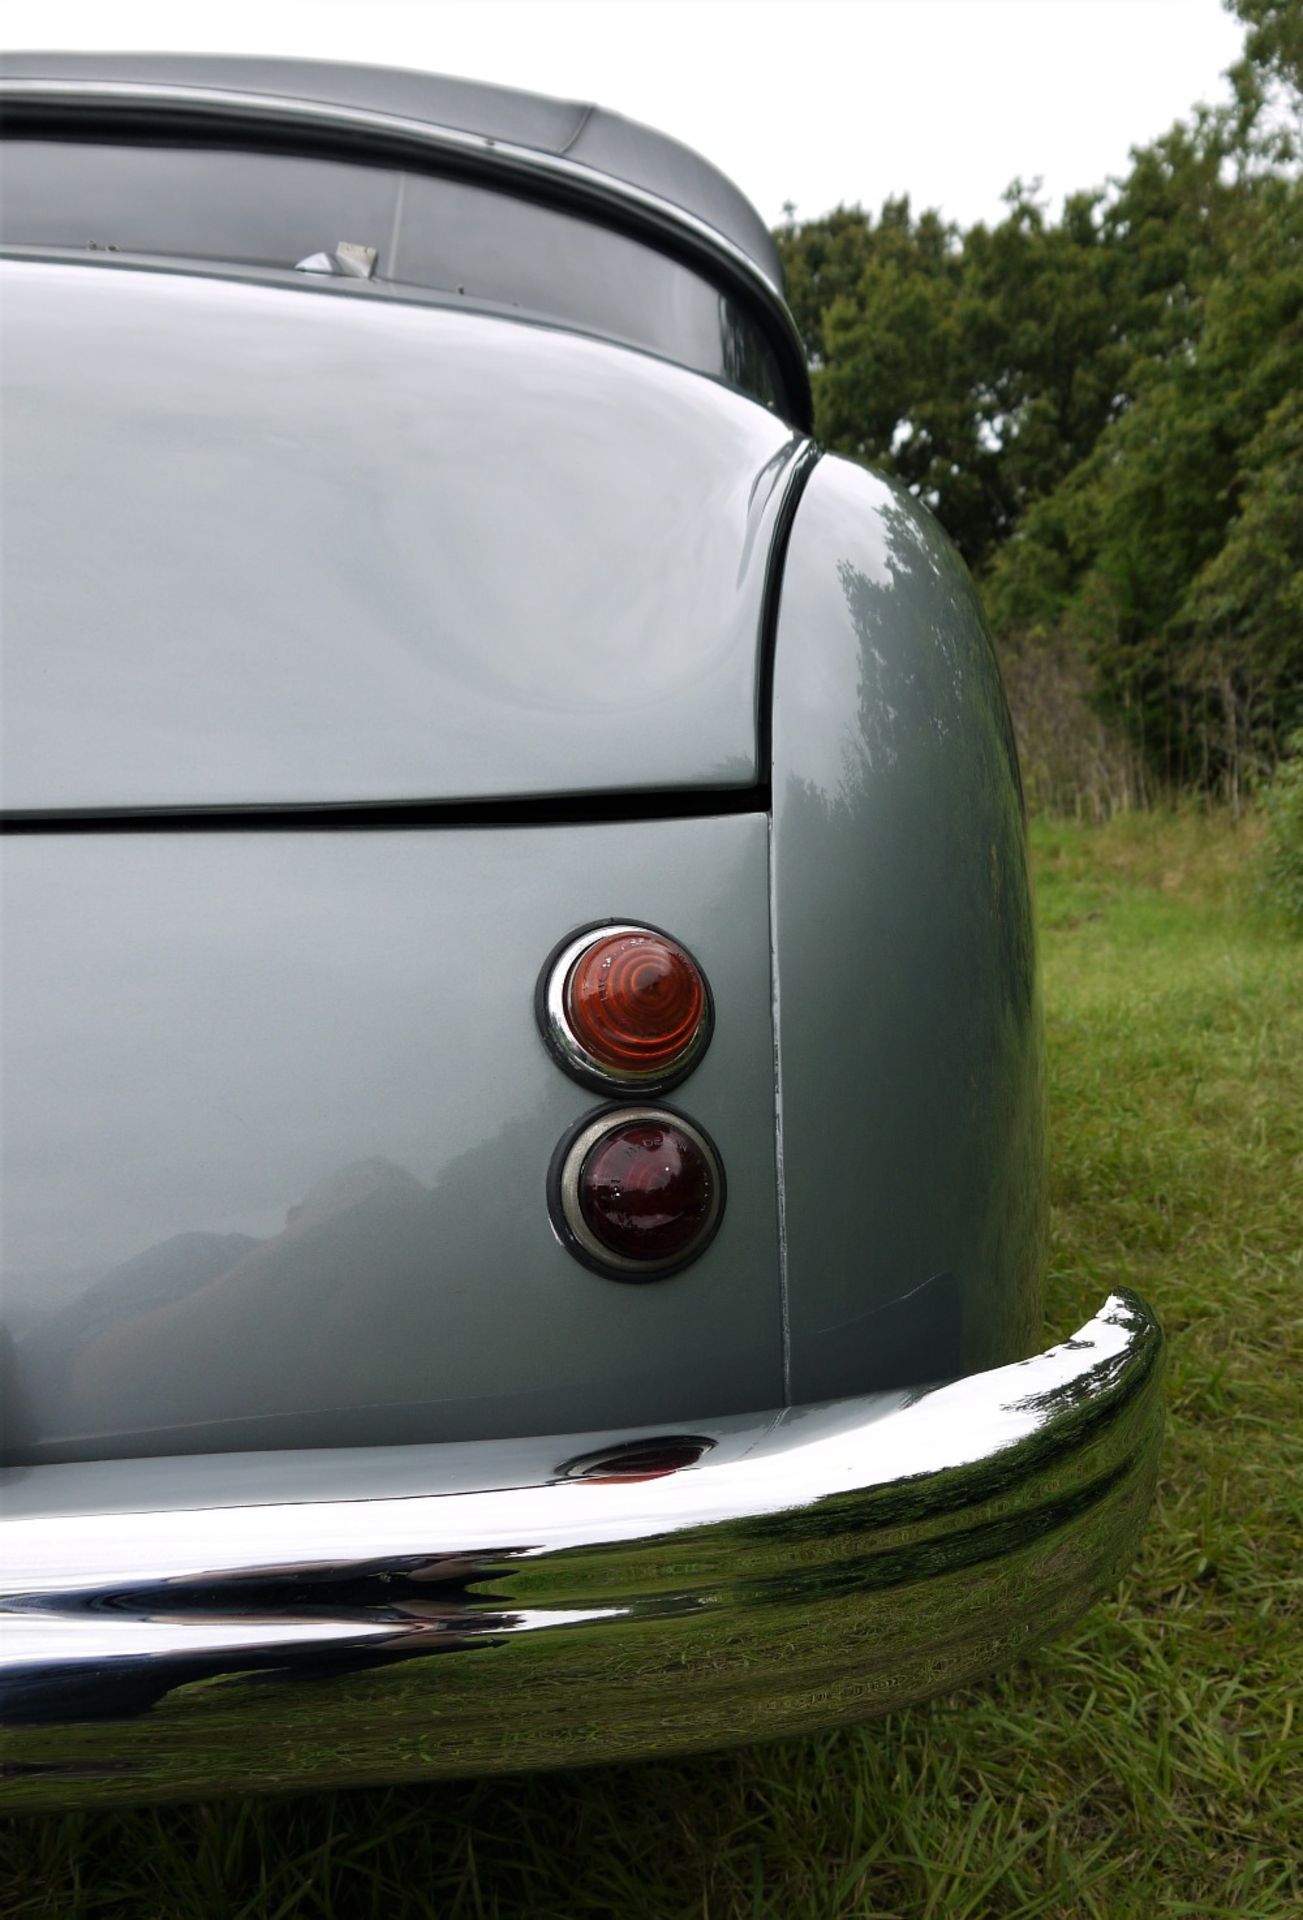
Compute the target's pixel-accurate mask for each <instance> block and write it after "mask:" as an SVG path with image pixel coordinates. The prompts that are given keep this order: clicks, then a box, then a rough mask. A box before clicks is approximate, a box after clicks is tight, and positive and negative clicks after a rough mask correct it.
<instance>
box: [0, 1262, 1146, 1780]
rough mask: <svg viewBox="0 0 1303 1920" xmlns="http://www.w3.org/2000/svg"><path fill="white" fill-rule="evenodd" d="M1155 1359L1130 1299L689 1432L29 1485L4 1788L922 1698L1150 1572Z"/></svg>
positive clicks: (602, 1745)
mask: <svg viewBox="0 0 1303 1920" xmlns="http://www.w3.org/2000/svg"><path fill="white" fill-rule="evenodd" d="M1161 1371H1162V1336H1161V1334H1160V1332H1159V1329H1158V1326H1157V1323H1156V1321H1155V1320H1154V1318H1153V1316H1152V1315H1151V1313H1150V1312H1149V1310H1148V1308H1147V1307H1146V1306H1145V1305H1144V1304H1143V1302H1142V1301H1140V1300H1138V1299H1137V1298H1136V1297H1135V1296H1134V1295H1132V1294H1130V1293H1121V1292H1119V1293H1115V1294H1113V1295H1111V1296H1110V1297H1109V1299H1108V1300H1107V1301H1106V1302H1105V1304H1104V1306H1103V1307H1102V1309H1101V1310H1100V1312H1099V1314H1098V1315H1097V1316H1096V1318H1095V1319H1093V1320H1091V1321H1090V1322H1088V1324H1087V1325H1086V1326H1084V1327H1083V1328H1082V1329H1081V1331H1080V1332H1079V1333H1078V1334H1076V1335H1075V1336H1074V1338H1072V1339H1071V1340H1067V1341H1065V1342H1063V1343H1062V1344H1061V1345H1060V1346H1056V1347H1051V1348H1050V1349H1048V1350H1047V1351H1046V1352H1045V1353H1042V1354H1039V1355H1038V1356H1037V1357H1036V1358H1034V1359H1031V1360H1026V1361H1022V1362H1020V1363H1018V1364H1016V1365H1012V1366H1006V1367H1000V1368H998V1369H996V1370H994V1371H992V1372H989V1373H984V1374H975V1375H973V1376H971V1377H969V1378H968V1379H964V1380H959V1381H956V1382H954V1383H952V1384H950V1385H948V1386H943V1387H938V1388H934V1389H931V1390H929V1391H927V1392H923V1393H915V1394H911V1395H895V1396H885V1395H877V1396H873V1397H872V1398H869V1399H865V1400H855V1401H843V1402H840V1403H838V1404H835V1405H830V1406H823V1407H807V1408H797V1409H793V1410H789V1411H787V1412H784V1413H780V1414H775V1415H772V1416H768V1417H765V1418H757V1419H755V1420H740V1419H729V1420H723V1421H716V1422H706V1423H704V1424H703V1425H701V1426H699V1427H695V1428H694V1429H693V1431H692V1434H691V1435H690V1436H685V1435H684V1434H682V1433H680V1432H677V1431H676V1432H675V1433H674V1434H673V1435H656V1436H648V1435H646V1434H642V1435H639V1436H636V1437H635V1436H631V1435H587V1436H579V1437H575V1438H568V1439H561V1440H558V1439H556V1438H552V1439H547V1440H531V1441H511V1442H502V1443H494V1444H491V1445H490V1444H487V1443H486V1444H483V1445H480V1446H474V1447H471V1446H462V1447H404V1448H386V1449H382V1450H375V1451H373V1452H371V1453H362V1454H358V1453H352V1454H349V1453H316V1454H300V1455H292V1454H282V1455H269V1454H264V1455H244V1456H238V1455H232V1456H227V1457H226V1458H225V1459H222V1458H220V1457H217V1456H214V1457H211V1458H209V1459H207V1460H194V1461H180V1460H174V1461H136V1462H118V1463H104V1464H102V1465H100V1466H93V1467H79V1468H73V1467H58V1466H53V1467H38V1468H34V1469H27V1470H16V1471H13V1472H11V1473H9V1474H7V1475H5V1476H4V1477H3V1480H4V1501H5V1507H4V1518H3V1522H2V1523H0V1541H2V1543H3V1545H2V1553H0V1560H2V1564H3V1576H2V1584H0V1683H2V1685H3V1725H4V1750H3V1775H4V1782H3V1787H0V1804H3V1805H4V1807H5V1808H6V1809H7V1810H9V1811H13V1812H16V1811H18V1810H20V1809H21V1808H24V1807H29V1806H30V1807H33V1808H35V1807H40V1806H50V1805H57V1806H68V1805H74V1804H84V1803H92V1802H97V1801H108V1800H132V1799H137V1800H139V1799H147V1798H165V1797H179V1796H201V1795H206V1794H212V1793H218V1792H223V1791H229V1790H231V1789H240V1790H249V1789H256V1788H271V1787H288V1786H299V1787H304V1786H314V1785H323V1786H324V1785H344V1784H350V1783H362V1782H373V1781H374V1782H378V1781H384V1780H395V1779H403V1778H409V1777H419V1776H429V1775H436V1774H458V1773H462V1774H464V1773H476V1772H493V1771H509V1770H520V1769H527V1768H533V1767H541V1766H553V1765H574V1764H578V1763H581V1762H588V1761H610V1760H617V1759H632V1758H636V1757H638V1756H641V1755H650V1754H670V1753H680V1752H686V1751H688V1750H690V1749H693V1748H701V1747H711V1746H718V1745H723V1744H726V1743H728V1742H731V1741H745V1740H756V1739H763V1738H766V1737H769V1736H773V1735H779V1734H787V1733H795V1732H801V1731H804V1730H807V1729H813V1728H818V1727H823V1726H827V1725H829V1724H832V1723H835V1722H837V1721H839V1720H845V1719H853V1718H858V1717H862V1716H864V1715H867V1714H870V1713H877V1712H880V1711H882V1710H884V1709H886V1708H890V1707H895V1706H898V1705H901V1704H903V1703H904V1702H907V1701H911V1700H918V1699H921V1698H923V1697H925V1696H926V1695H928V1694H931V1693H935V1692H937V1691H939V1690H942V1689H946V1688H949V1687H952V1686H955V1685H957V1684H959V1683H960V1682H962V1681H965V1680H968V1679H970V1678H971V1677H973V1676H974V1675H976V1674H978V1673H980V1672H982V1671H983V1670H984V1669H986V1668H989V1667H992V1666H996V1665H998V1664H1000V1663H1001V1662H1003V1661H1007V1660H1009V1659H1011V1658H1013V1657H1014V1656H1015V1655H1016V1654H1017V1653H1018V1652H1019V1651H1020V1650H1021V1649H1022V1648H1024V1647H1025V1646H1027V1645H1028V1644H1029V1643H1031V1642H1032V1641H1034V1640H1038V1639H1041V1638H1043V1637H1044V1636H1046V1635H1048V1634H1051V1633H1054V1632H1055V1631H1057V1630H1058V1629H1060V1628H1062V1627H1063V1626H1064V1625H1065V1624H1067V1623H1068V1622H1069V1621H1071V1620H1072V1619H1073V1618H1074V1617H1075V1616H1076V1615H1078V1614H1079V1613H1080V1612H1081V1611H1082V1610H1083V1609H1084V1608H1085V1606H1086V1605H1087V1604H1088V1603H1089V1601H1090V1600H1091V1599H1092V1598H1094V1597H1095V1595H1097V1594H1098V1593H1099V1592H1101V1591H1102V1590H1103V1589H1105V1588H1106V1587H1107V1586H1108V1585H1109V1583H1110V1582H1111V1581H1113V1580H1114V1579H1115V1578H1116V1577H1117V1575H1118V1574H1119V1573H1120V1571H1121V1570H1122V1569H1123V1567H1125V1565H1126V1564H1127V1562H1128V1560H1129V1559H1130V1557H1131V1555H1132V1553H1133V1552H1134V1549H1135V1546H1136V1541H1137V1538H1138V1536H1139V1533H1140V1530H1141V1527H1142V1525H1143V1522H1144V1517H1145V1514H1146V1511H1147V1509H1148V1506H1149V1503H1150V1499H1151V1495H1152V1491H1153V1484H1154V1478H1155V1474H1156V1471H1157V1460H1158V1451H1159V1445H1160V1440H1161V1434H1162V1417H1163V1416H1162V1400H1161V1392H1160V1376H1161ZM635 1438H636V1440H637V1447H636V1448H634V1447H633V1444H632V1443H633V1441H634V1440H635Z"/></svg>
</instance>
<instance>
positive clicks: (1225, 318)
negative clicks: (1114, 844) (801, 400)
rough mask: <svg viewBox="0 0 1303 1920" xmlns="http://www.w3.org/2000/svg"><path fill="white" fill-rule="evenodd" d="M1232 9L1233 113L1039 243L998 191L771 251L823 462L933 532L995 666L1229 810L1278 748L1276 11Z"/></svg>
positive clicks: (1291, 687)
mask: <svg viewBox="0 0 1303 1920" xmlns="http://www.w3.org/2000/svg"><path fill="white" fill-rule="evenodd" d="M1236 11H1237V12H1238V13H1239V14H1240V16H1241V17H1242V18H1243V19H1244V21H1245V23H1246V27H1247V29H1248V34H1247V42H1246V58H1245V61H1244V62H1243V63H1242V65H1241V67H1240V68H1239V69H1238V70H1237V72H1236V75H1235V80H1236V95H1235V100H1234V101H1233V103H1232V104H1231V105H1230V106H1228V107H1226V108H1224V109H1218V110H1215V111H1214V110H1210V109H1207V108H1200V109H1198V110H1196V112H1195V113H1194V114H1193V115H1192V116H1191V117H1190V119H1189V120H1188V121H1187V122H1183V123H1180V124H1178V125H1177V126H1175V127H1173V128H1172V129H1171V130H1170V131H1169V132H1168V133H1166V134H1164V135H1163V136H1162V137H1161V138H1160V139H1158V140H1156V141H1154V142H1152V143H1151V144H1150V145H1149V146H1146V147H1143V148H1140V149H1138V150H1136V151H1135V152H1133V154H1132V159H1131V166H1130V170H1129V171H1128V173H1127V175H1126V177H1125V178H1124V179H1122V180H1120V181H1116V182H1113V183H1112V184H1111V185H1110V187H1109V188H1108V189H1107V190H1102V191H1098V192H1093V193H1082V194H1077V195H1074V196H1072V197H1071V198H1069V200H1068V201H1067V203H1066V205H1065V207H1064V210H1063V214H1062V216H1061V218H1059V219H1058V220H1051V219H1049V218H1048V216H1047V214H1046V212H1045V210H1044V208H1043V207H1042V206H1041V205H1040V204H1039V202H1038V200H1037V197H1036V188H1035V185H1032V186H1027V185H1025V184H1024V183H1022V182H1016V183H1015V184H1014V186H1013V187H1012V188H1011V189H1010V192H1009V194H1008V196H1007V202H1008V212H1007V214H1006V216H1005V217H1004V219H1002V220H1001V221H999V222H998V223H997V224H996V225H994V226H991V227H987V226H984V225H977V226H974V227H972V228H970V229H969V230H968V231H967V232H961V231H960V230H959V229H957V228H956V227H954V226H953V225H950V224H947V223H946V222H944V221H943V220H942V219H941V217H940V215H938V214H937V213H935V212H925V213H922V214H920V215H915V214H914V213H913V212H912V211H911V209H910V206H909V203H908V202H907V201H888V202H887V203H886V205H885V206H884V207H883V209H882V211H881V213H880V215H879V216H878V217H877V218H876V219H875V218H874V217H873V216H872V215H870V214H869V213H866V212H865V211H863V210H862V209H860V208H850V209H847V208H841V209H839V210H838V211H837V212H836V213H834V214H832V215H830V216H828V218H827V219H825V220H816V221H811V222H807V223H805V224H804V225H801V226H799V227H798V226H795V225H793V224H789V225H788V226H787V227H786V228H784V229H783V230H782V231H781V232H780V233H779V235H778V240H779V246H780V249H781V252H782V254H783V259H784V264H785V267H786V271H787V274H788V279H789V284H790V286H791V289H792V297H793V300H794V302H795V305H796V310H797V315H798V320H799V323H800V325H801V328H802V332H803V334H804V337H805V339H806V341H807V344H808V346H809V348H810V352H811V356H812V364H813V377H814V389H815V402H816V412H817V418H818V428H819V432H820V435H821V437H822V438H823V439H824V441H825V442H826V444H828V445H829V446H830V447H832V448H833V449H834V450H836V451H838V452H841V453H843V454H846V455H849V456H850V457H851V458H852V459H856V460H860V461H864V462H866V463H870V464H873V465H875V466H878V467H882V468H885V469H886V470H888V471H890V472H893V473H895V474H896V475H898V476H899V477H900V478H901V479H902V480H903V481H904V483H905V484H906V485H907V486H909V487H910V488H911V489H912V490H913V491H914V492H915V493H916V494H918V495H919V496H920V497H921V498H922V499H923V500H925V501H926V502H927V504H928V505H930V506H931V507H932V508H933V509H934V510H935V512H936V513H937V514H938V516H939V517H940V519H941V520H942V522H943V523H944V524H945V525H946V526H947V527H948V529H949V530H950V532H951V533H952V534H953V536H954V537H955V539H956V540H957V542H958V544H959V546H960V548H961V550H962V551H963V553H964V554H965V556H966V558H967V559H968V560H969V562H970V564H971V565H972V566H973V567H974V568H975V569H976V570H977V572H978V574H979V577H980V579H981V582H982V585H983V588H984V592H985V595H986V599H987V604H988V607H989V610H990V613H991V617H992V621H993V625H994V627H995V630H996V634H997V638H998V639H999V640H1000V641H1001V642H1002V644H1003V647H1004V649H1005V651H1006V653H1014V652H1016V653H1017V654H1018V656H1019V657H1020V659H1021V660H1022V661H1023V663H1024V665H1025V664H1026V663H1027V661H1028V659H1029V657H1030V653H1031V652H1032V651H1033V650H1035V649H1036V648H1038V647H1040V648H1044V649H1046V650H1047V657H1050V658H1054V659H1069V660H1072V661H1083V662H1085V663H1086V666H1087V668H1088V672H1089V679H1090V692H1089V699H1090V701H1091V703H1092V704H1093V705H1094V707H1095V709H1096V711H1097V714H1098V715H1099V716H1100V717H1101V718H1102V720H1103V721H1105V722H1111V723H1112V724H1113V725H1114V726H1116V727H1119V728H1121V729H1122V730H1123V731H1124V732H1125V733H1126V734H1129V735H1130V738H1131V740H1132V741H1133V742H1134V744H1135V747H1136V748H1137V749H1138V751H1139V753H1140V756H1141V758H1142V761H1143V762H1144V763H1145V765H1146V766H1147V768H1148V769H1149V772H1150V774H1152V775H1156V776H1157V777H1158V779H1159V781H1160V782H1165V783H1168V784H1172V785H1184V786H1191V787H1197V788H1201V789H1204V790H1210V789H1215V788H1220V789H1221V790H1223V791H1225V792H1226V794H1227V795H1228V796H1229V797H1230V798H1231V799H1232V800H1233V801H1235V802H1237V803H1238V800H1239V798H1240V796H1241V794H1242V792H1243V791H1244V790H1245V789H1246V788H1248V787H1251V786H1252V785H1254V784H1255V783H1256V782H1258V781H1259V780H1261V779H1262V778H1263V777H1264V776H1265V775H1266V774H1267V773H1269V771H1270V769H1271V767H1272V766H1273V765H1274V764H1275V762H1276V760H1277V759H1278V758H1279V756H1280V752H1281V748H1282V742H1283V740H1284V738H1285V737H1286V735H1287V734H1288V732H1289V731H1290V729H1291V728H1292V727H1294V726H1297V725H1299V724H1300V723H1301V722H1303V403H1301V402H1300V398H1299V396H1300V394H1301V393H1303V186H1301V185H1300V179H1299V168H1298V155H1299V152H1300V147H1301V146H1303V142H1300V140H1299V138H1298V136H1297V132H1296V129H1297V126H1298V124H1299V106H1300V99H1299V91H1298V88H1299V79H1300V72H1301V71H1303V68H1301V65H1300V62H1301V59H1303V4H1300V0H1236ZM1032 677H1033V678H1035V677H1036V676H1032ZM1044 678H1045V676H1044V675H1043V674H1042V675H1040V676H1039V681H1038V684H1039V683H1043V682H1044Z"/></svg>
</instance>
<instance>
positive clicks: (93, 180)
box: [0, 138, 790, 417]
mask: <svg viewBox="0 0 1303 1920" xmlns="http://www.w3.org/2000/svg"><path fill="white" fill-rule="evenodd" d="M0 240H3V243H4V244H5V245H6V246H10V247H23V248H35V249H39V250H42V251H44V250H51V249H52V250H56V251H64V250H71V251H74V252H79V253H82V252H86V251H97V250H98V251H105V252H114V253H120V254H126V255H132V256H146V257H155V258H158V257H161V258H164V259H168V260H172V261H177V262H181V261H186V262H192V263H208V264H213V265H225V266H236V267H245V268H248V269H251V270H261V271H280V272H291V271H293V270H294V269H296V268H297V267H298V266H299V263H300V262H301V261H304V260H307V259H309V258H311V257H312V256H313V255H320V254H322V253H326V254H329V253H330V252H331V251H332V250H333V249H334V248H335V247H336V246H338V245H339V244H340V243H341V242H344V243H348V244H349V245H351V246H353V247H360V248H366V249H372V250H374V254H375V266H374V274H373V278H372V280H371V282H370V288H371V291H373V292H374V293H375V294H377V295H380V296H383V295H384V294H385V293H390V294H398V295H400V296H402V297H406V298H413V297H418V298H419V297H425V298H429V299H437V300H440V301H447V302H450V303H465V304H467V305H472V306H477V307H489V308H492V309H497V310H504V309H505V310H507V311H512V312H519V313H520V314H522V315H524V316H529V317H534V318H538V319H542V320H548V321H552V322H555V323H558V324H561V325H564V326H572V327H578V328H580V329H582V330H584V331H586V332H592V333H598V334H601V335H602V336H603V337H605V338H608V339H612V340H617V341H621V342H623V343H624V344H626V345H631V346H636V347H641V348H645V349H647V350H649V351H651V352H653V353H657V354H660V355H662V356H663V357H665V358H667V359H671V360H675V361H677V362H678V363H679V364H680V365H683V366H687V367H691V368H692V369H694V370H695V371H697V372H700V373H705V374H708V375H710V376H712V377H714V378H716V379H720V380H723V381H726V382H727V383H728V384H729V385H730V386H733V387H736V388H738V389H739V390H740V391H742V392H743V393H746V394H748V395H749V396H750V397H751V398H753V399H756V400H759V401H760V402H761V403H762V404H763V405H765V406H768V407H771V408H772V409H774V410H775V411H776V412H778V413H781V414H783V415H785V416H788V417H790V407H789V403H788V396H787V395H786V394H785V392H784V383H783V379H782V374H781V370H780V368H779V366H778V363H777V360H776V358H775V356H774V354H773V352H772V350H771V349H770V347H769V345H768V343H767V341H766V339H765V337H764V334H763V332H762V330H761V328H760V327H759V326H758V325H757V324H756V322H755V321H754V320H753V319H752V317H751V316H750V314H749V313H748V312H747V311H746V310H745V308H744V307H743V306H741V304H740V303H739V302H738V301H736V300H735V299H733V298H732V297H731V295H729V294H727V293H725V292H723V291H721V290H720V289H719V288H717V287H715V286H714V285H712V284H711V282H710V281H709V280H708V279H707V278H706V277H705V276H704V275H702V274H700V273H698V272H697V271H695V270H694V269H693V268H692V267H689V266H687V265H685V264H683V263H682V262H680V261H677V260H674V259H671V258H670V257H669V256H668V255H665V254H662V253H660V252H658V251H656V250H655V249H653V248H651V247H648V246H645V245H643V244H642V243H641V242H640V241H638V240H635V239H631V238H630V237H628V236H627V235H625V234H623V233H619V232H616V231H615V230H614V229H611V228H608V227H604V226H602V225H599V224H597V223H596V222H594V221H593V220H591V219H585V218H580V217H578V216H576V215H574V214H571V213H568V212H564V211H562V210H560V209H557V208H553V207H547V206H542V205H539V204H536V203H534V202H532V201H527V200H524V199H522V198H519V197H517V196H515V195H513V194H510V193H504V192H499V191H495V190H494V189H493V188H491V187H486V186H484V185H482V184H479V183H477V182H472V181H467V180H459V179H451V178H447V177H443V176H438V175H432V174H427V173H418V172H413V171H407V170H396V169H394V168H392V167H382V166H370V165H360V164H354V163H352V162H349V161H338V160H330V159H322V158H316V157H303V156H298V155H288V154H274V153H264V152H258V151H244V150H237V149H231V148H227V147H217V148H214V147H196V146H193V145H190V144H186V145H184V146H164V145H129V144H119V143H110V142H107V141H90V140H87V141H80V140H69V139H59V140H52V139H43V140H34V139H18V138H15V139H10V140H8V141H6V143H5V147H4V164H3V167H0Z"/></svg>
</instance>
